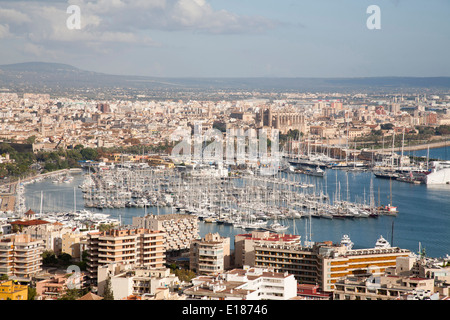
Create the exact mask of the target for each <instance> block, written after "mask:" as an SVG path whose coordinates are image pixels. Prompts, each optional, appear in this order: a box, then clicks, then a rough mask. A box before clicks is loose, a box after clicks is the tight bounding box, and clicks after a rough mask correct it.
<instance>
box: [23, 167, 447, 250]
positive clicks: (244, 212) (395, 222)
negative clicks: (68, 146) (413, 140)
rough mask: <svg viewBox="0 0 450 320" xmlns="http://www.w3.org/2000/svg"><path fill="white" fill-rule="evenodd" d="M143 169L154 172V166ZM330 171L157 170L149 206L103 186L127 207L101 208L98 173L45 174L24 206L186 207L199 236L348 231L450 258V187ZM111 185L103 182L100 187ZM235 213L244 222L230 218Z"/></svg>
mask: <svg viewBox="0 0 450 320" xmlns="http://www.w3.org/2000/svg"><path fill="white" fill-rule="evenodd" d="M122 169H123V168H122ZM140 170H141V173H142V172H144V171H146V172H147V173H149V174H150V171H148V170H150V169H149V168H141V169H140ZM325 171H326V175H325V176H324V177H316V176H308V175H304V174H298V173H287V172H280V173H278V174H277V176H272V177H270V176H258V175H251V174H248V175H245V178H244V177H242V176H241V177H226V178H218V177H214V178H213V177H202V178H200V177H195V178H192V177H183V178H181V176H180V175H177V174H174V172H171V173H170V174H169V173H168V172H165V171H164V170H162V171H160V172H157V171H153V172H152V173H151V175H149V176H148V178H147V180H148V186H149V188H148V190H146V191H145V192H148V194H147V193H146V199H148V200H147V201H148V202H147V203H145V202H144V203H141V201H137V200H138V199H142V198H141V197H139V195H140V194H139V193H138V192H137V191H138V190H128V191H127V190H126V189H123V190H122V189H118V188H112V189H113V190H115V192H113V194H111V192H109V196H108V197H106V195H107V194H108V193H107V192H106V189H102V190H104V192H103V194H104V197H105V198H104V199H105V203H107V202H106V199H113V195H114V196H115V197H114V199H115V200H123V203H124V204H123V205H121V206H120V207H114V206H110V205H107V206H104V207H101V208H100V207H96V206H91V207H89V204H90V203H89V200H91V199H93V196H92V190H91V189H89V188H86V185H91V186H92V183H95V179H93V180H90V179H86V177H87V176H92V175H90V174H89V172H84V173H78V174H73V177H74V179H73V181H72V182H70V183H61V184H54V183H52V180H51V179H45V180H42V181H38V182H34V183H29V184H27V185H25V188H24V198H25V206H24V208H26V209H30V208H31V209H32V210H34V211H35V212H40V210H42V212H44V213H45V212H49V213H52V212H53V213H54V212H65V213H74V212H78V211H81V210H88V211H89V212H92V213H101V214H103V215H99V216H98V217H97V221H102V218H106V219H111V220H110V221H111V222H112V223H121V224H131V219H132V217H133V216H142V215H145V214H147V213H153V214H166V213H172V212H180V213H188V214H196V215H198V217H199V219H200V223H199V230H200V236H204V235H205V234H206V233H208V232H219V233H220V234H221V235H222V236H228V237H231V238H232V237H234V235H237V234H242V233H248V232H250V231H251V230H254V228H263V229H264V228H265V229H271V228H273V229H271V231H274V232H281V233H282V232H284V233H294V234H299V235H301V236H302V239H303V240H304V241H307V240H312V241H327V240H329V241H333V242H335V243H338V242H339V241H341V239H342V237H343V235H348V236H349V237H350V238H351V241H352V242H353V243H354V247H355V248H364V247H373V246H374V244H375V243H376V241H377V239H379V238H380V236H381V235H382V236H383V237H384V238H385V239H387V240H388V241H389V242H390V243H391V245H393V246H399V247H401V248H405V249H409V250H411V251H414V252H416V251H417V249H418V247H419V246H420V245H421V246H422V247H424V248H426V250H427V254H428V255H430V256H435V257H440V256H445V254H447V253H448V252H449V249H450V239H449V237H448V230H450V212H448V210H446V208H448V207H450V202H449V197H448V194H449V192H450V186H449V185H433V186H432V185H423V184H421V185H414V184H405V183H401V182H399V181H396V180H389V179H376V178H374V176H373V173H372V172H370V171H346V170H333V169H331V170H330V169H326V170H325ZM111 172H112V171H111ZM111 172H110V173H111ZM126 174H128V175H129V174H130V173H129V171H128V170H123V175H122V176H121V177H120V176H118V175H115V177H116V179H119V177H120V179H124V177H125V176H126ZM106 175H108V174H106ZM128 178H130V179H131V180H130V181H134V184H133V185H134V186H137V185H139V184H137V183H136V181H137V180H136V178H133V176H132V175H129V176H128ZM275 178H276V179H275ZM133 179H134V180H133ZM102 181H106V180H103V179H102ZM156 181H158V183H155V182H156ZM347 181H348V183H347ZM276 182H277V183H276ZM142 183H143V182H142ZM106 185H107V184H102V188H103V187H104V186H106ZM123 186H125V184H123ZM83 188H85V189H83ZM89 190H91V193H90V192H89ZM162 190H164V192H162ZM205 190H207V191H208V192H205ZM225 190H226V191H225ZM83 191H84V192H83ZM120 192H124V193H123V194H122V196H123V198H120V197H117V195H118V194H121V193H120ZM126 192H131V195H130V194H126ZM133 192H134V194H133ZM125 195H127V196H129V197H131V199H132V201H134V203H135V205H133V206H131V205H130V204H129V205H128V206H127V205H126V203H127V202H126V201H125V200H127V199H128V198H125ZM132 195H134V197H133V196H132ZM41 199H43V200H41ZM250 200H252V201H250ZM127 201H128V200H127ZM142 202H143V201H142ZM138 203H139V204H138ZM85 204H88V207H85ZM336 204H339V205H344V204H352V206H355V207H358V208H359V207H360V206H362V205H368V206H369V207H371V206H370V204H372V207H373V204H374V205H375V207H378V208H380V207H384V208H386V206H389V205H392V207H395V208H398V211H395V212H382V213H380V212H378V214H377V215H376V216H372V217H370V216H364V217H362V216H361V217H358V218H356V217H355V216H353V217H349V216H348V215H345V214H343V215H339V214H336V213H335V215H332V214H329V215H327V214H326V213H325V211H323V209H324V208H327V205H336ZM352 206H349V208H350V207H352ZM57 209H58V210H57ZM317 209H319V210H317ZM348 211H351V210H348ZM386 211H388V210H386ZM318 212H322V215H320V214H318ZM237 213H239V215H237ZM233 217H234V218H236V217H240V218H241V219H231V218H233ZM103 220H104V219H103ZM104 221H105V220H104ZM239 223H240V224H239ZM232 242H233V241H232Z"/></svg>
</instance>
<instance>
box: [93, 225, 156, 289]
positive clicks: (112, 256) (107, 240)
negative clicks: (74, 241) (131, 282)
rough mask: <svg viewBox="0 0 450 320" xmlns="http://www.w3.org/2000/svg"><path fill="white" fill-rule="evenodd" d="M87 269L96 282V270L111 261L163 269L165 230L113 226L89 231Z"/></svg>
mask: <svg viewBox="0 0 450 320" xmlns="http://www.w3.org/2000/svg"><path fill="white" fill-rule="evenodd" d="M86 245H87V253H88V263H87V271H88V276H89V278H90V279H91V281H93V282H96V281H97V269H98V267H100V266H103V265H106V264H109V263H117V262H120V263H123V264H137V265H141V266H149V267H153V268H161V267H163V265H164V263H165V248H164V233H163V232H160V231H150V230H148V229H144V228H130V229H126V228H125V229H112V230H108V231H104V232H95V233H89V234H88V235H87V240H86Z"/></svg>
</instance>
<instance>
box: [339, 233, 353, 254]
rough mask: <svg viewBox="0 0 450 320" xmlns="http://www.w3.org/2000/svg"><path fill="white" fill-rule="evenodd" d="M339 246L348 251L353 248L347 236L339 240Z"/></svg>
mask: <svg viewBox="0 0 450 320" xmlns="http://www.w3.org/2000/svg"><path fill="white" fill-rule="evenodd" d="M341 245H342V246H345V247H347V249H348V250H351V249H352V248H353V245H354V243H353V242H352V240H350V237H349V236H348V234H344V235H343V236H342V239H341Z"/></svg>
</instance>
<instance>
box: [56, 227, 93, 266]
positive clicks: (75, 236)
mask: <svg viewBox="0 0 450 320" xmlns="http://www.w3.org/2000/svg"><path fill="white" fill-rule="evenodd" d="M86 237H87V233H72V232H69V233H65V234H63V235H62V238H61V252H62V253H67V254H70V255H71V256H72V259H75V260H79V261H81V258H82V253H83V251H84V250H85V242H84V241H83V240H84V239H85V238H86Z"/></svg>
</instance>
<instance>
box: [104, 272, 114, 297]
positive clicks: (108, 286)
mask: <svg viewBox="0 0 450 320" xmlns="http://www.w3.org/2000/svg"><path fill="white" fill-rule="evenodd" d="M103 299H104V300H114V294H113V292H112V289H111V278H109V277H108V279H106V283H105V289H104V291H103Z"/></svg>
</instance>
